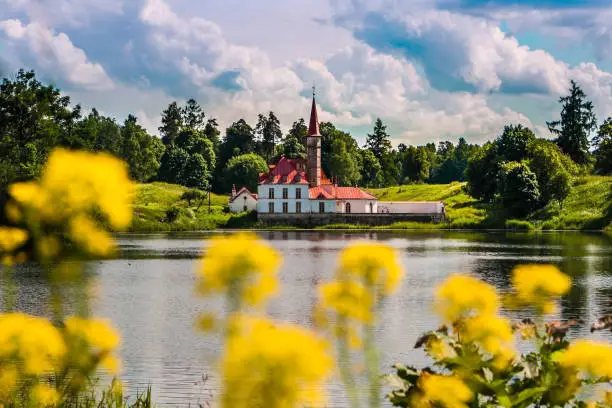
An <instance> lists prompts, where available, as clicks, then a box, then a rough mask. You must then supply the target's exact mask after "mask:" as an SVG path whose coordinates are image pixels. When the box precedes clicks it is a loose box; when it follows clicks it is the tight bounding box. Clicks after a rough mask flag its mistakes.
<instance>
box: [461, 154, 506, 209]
mask: <svg viewBox="0 0 612 408" xmlns="http://www.w3.org/2000/svg"><path fill="white" fill-rule="evenodd" d="M499 170H500V161H499V157H498V155H497V145H496V144H494V143H489V144H487V145H485V146H484V148H483V149H482V150H481V151H480V152H478V153H477V154H476V155H475V156H474V157H472V158H471V159H470V160H469V161H468V166H467V170H466V177H467V180H468V184H467V190H468V193H469V194H470V195H471V196H472V197H474V198H477V199H479V200H484V201H491V200H493V198H494V197H495V194H496V193H497V187H498V175H499Z"/></svg>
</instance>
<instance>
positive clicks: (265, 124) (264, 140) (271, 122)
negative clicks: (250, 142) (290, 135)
mask: <svg viewBox="0 0 612 408" xmlns="http://www.w3.org/2000/svg"><path fill="white" fill-rule="evenodd" d="M255 132H256V133H257V134H258V135H259V137H260V144H261V149H260V152H261V154H262V156H264V157H265V158H266V160H267V161H270V159H271V158H272V157H273V156H274V150H275V147H276V142H278V141H280V140H281V139H282V137H283V132H282V131H281V128H280V122H279V120H278V118H277V117H276V115H275V114H274V112H270V113H269V114H268V117H266V116H264V115H261V114H260V115H259V117H258V122H257V126H256V127H255Z"/></svg>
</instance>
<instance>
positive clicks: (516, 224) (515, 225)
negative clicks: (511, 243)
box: [506, 220, 535, 231]
mask: <svg viewBox="0 0 612 408" xmlns="http://www.w3.org/2000/svg"><path fill="white" fill-rule="evenodd" d="M506 229H508V230H512V231H533V230H534V229H535V226H534V225H533V224H532V223H530V222H529V221H524V220H507V221H506Z"/></svg>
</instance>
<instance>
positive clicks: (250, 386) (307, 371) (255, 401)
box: [221, 318, 333, 408]
mask: <svg viewBox="0 0 612 408" xmlns="http://www.w3.org/2000/svg"><path fill="white" fill-rule="evenodd" d="M239 325H240V329H239V330H238V331H237V333H236V335H234V336H231V337H230V338H229V340H228V343H227V344H226V349H225V352H224V357H223V361H222V364H221V367H222V373H223V380H222V381H223V396H222V406H223V407H226V408H247V407H248V408H257V407H261V408H285V407H286V408H293V407H297V406H320V405H322V404H324V400H325V398H324V395H323V391H322V390H323V384H324V381H325V380H326V378H327V377H328V376H329V374H330V371H331V370H332V366H333V363H332V359H331V358H330V356H329V354H328V345H327V344H326V343H325V342H324V341H322V340H321V339H319V338H318V337H317V336H316V335H314V334H313V333H312V332H310V331H308V330H306V329H303V328H301V327H298V326H295V325H290V324H274V323H273V322H272V321H270V320H267V319H254V318H251V319H246V318H242V319H241V321H240V323H239Z"/></svg>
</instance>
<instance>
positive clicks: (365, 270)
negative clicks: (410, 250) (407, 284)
mask: <svg viewBox="0 0 612 408" xmlns="http://www.w3.org/2000/svg"><path fill="white" fill-rule="evenodd" d="M339 263H340V267H339V270H338V276H339V277H341V278H343V277H356V278H358V279H360V280H362V282H363V283H364V284H365V285H366V286H369V287H374V286H379V287H381V288H382V294H384V295H388V294H391V293H392V292H394V291H395V290H396V289H397V287H398V286H399V283H400V282H401V280H402V277H403V276H404V270H403V268H402V267H401V265H400V264H399V260H398V256H397V252H396V250H395V249H393V248H391V247H389V246H387V245H382V244H375V243H369V242H363V243H358V244H353V245H351V246H349V247H347V248H346V249H345V250H344V251H342V253H341V254H340V262H339Z"/></svg>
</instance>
